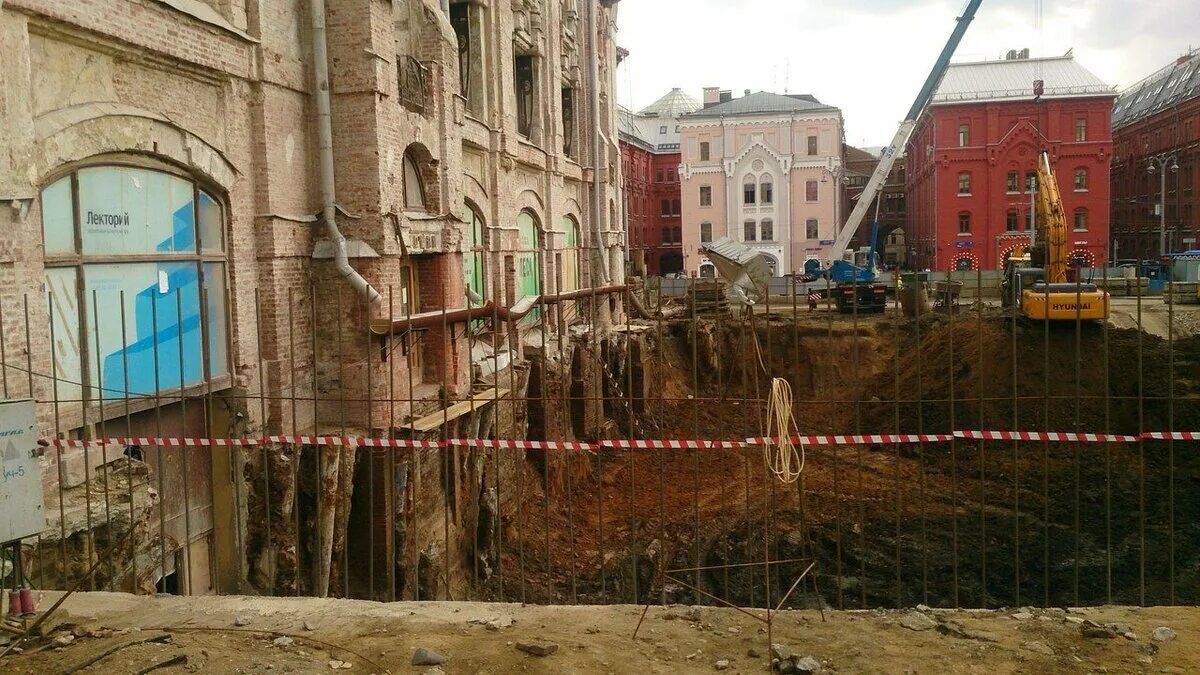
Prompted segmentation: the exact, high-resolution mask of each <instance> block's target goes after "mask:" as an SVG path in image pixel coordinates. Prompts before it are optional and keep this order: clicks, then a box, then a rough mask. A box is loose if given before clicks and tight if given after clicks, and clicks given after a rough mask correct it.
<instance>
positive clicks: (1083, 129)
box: [1075, 115, 1087, 143]
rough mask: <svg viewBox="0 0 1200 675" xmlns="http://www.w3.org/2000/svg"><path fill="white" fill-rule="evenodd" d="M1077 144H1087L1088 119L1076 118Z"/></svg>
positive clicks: (1083, 117)
mask: <svg viewBox="0 0 1200 675" xmlns="http://www.w3.org/2000/svg"><path fill="white" fill-rule="evenodd" d="M1075 142H1076V143H1086V142H1087V117H1086V116H1083V115H1080V116H1077V117H1076V118H1075Z"/></svg>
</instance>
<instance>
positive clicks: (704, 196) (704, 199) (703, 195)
mask: <svg viewBox="0 0 1200 675" xmlns="http://www.w3.org/2000/svg"><path fill="white" fill-rule="evenodd" d="M699 203H700V207H701V208H709V207H711V206H712V186H711V185H701V186H700V196H699Z"/></svg>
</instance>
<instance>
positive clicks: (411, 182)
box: [404, 151, 428, 211]
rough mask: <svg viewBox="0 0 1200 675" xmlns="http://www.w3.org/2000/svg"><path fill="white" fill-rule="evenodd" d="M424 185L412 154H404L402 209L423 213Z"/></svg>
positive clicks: (425, 207)
mask: <svg viewBox="0 0 1200 675" xmlns="http://www.w3.org/2000/svg"><path fill="white" fill-rule="evenodd" d="M426 204H427V202H426V201H425V184H424V183H423V182H422V181H421V172H420V170H419V169H418V168H417V160H416V158H415V157H413V153H412V152H411V151H410V152H405V153H404V208H405V209H406V210H408V211H425V210H426V209H427V208H428V207H427V206H426Z"/></svg>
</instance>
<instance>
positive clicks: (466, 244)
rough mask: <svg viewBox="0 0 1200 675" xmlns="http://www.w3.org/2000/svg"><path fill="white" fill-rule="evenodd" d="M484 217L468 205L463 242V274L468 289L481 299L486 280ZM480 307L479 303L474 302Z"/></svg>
mask: <svg viewBox="0 0 1200 675" xmlns="http://www.w3.org/2000/svg"><path fill="white" fill-rule="evenodd" d="M483 227H484V223H483V216H481V215H479V211H477V210H475V207H473V206H471V204H470V203H468V204H467V231H466V235H467V236H466V238H465V239H464V240H463V273H464V275H465V276H466V285H467V289H468V290H470V291H471V292H472V293H474V294H475V295H477V296H479V297H480V298H482V297H484V289H485V288H486V285H487V284H486V279H485V277H484V274H483V253H484V247H485V243H484V239H483ZM472 303H473V304H475V305H476V306H478V302H476V301H472Z"/></svg>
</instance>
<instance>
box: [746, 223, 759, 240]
mask: <svg viewBox="0 0 1200 675" xmlns="http://www.w3.org/2000/svg"><path fill="white" fill-rule="evenodd" d="M742 241H758V223H756V222H754V219H753V218H747V219H745V220H743V221H742Z"/></svg>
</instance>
